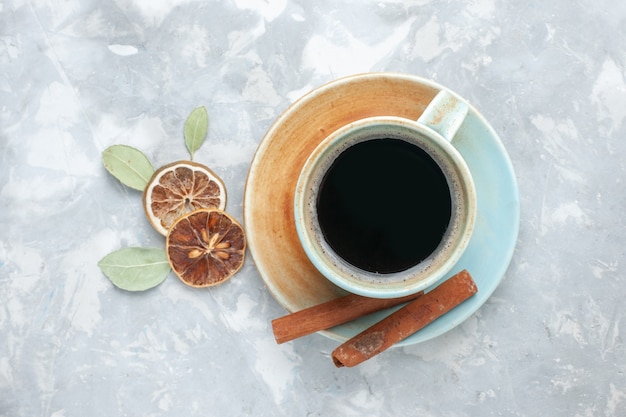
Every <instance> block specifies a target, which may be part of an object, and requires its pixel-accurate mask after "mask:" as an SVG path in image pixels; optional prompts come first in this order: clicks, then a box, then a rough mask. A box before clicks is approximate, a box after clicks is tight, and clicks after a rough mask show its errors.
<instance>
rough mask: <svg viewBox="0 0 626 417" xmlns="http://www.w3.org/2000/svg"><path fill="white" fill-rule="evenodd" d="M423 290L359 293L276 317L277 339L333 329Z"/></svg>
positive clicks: (273, 322) (412, 296)
mask: <svg viewBox="0 0 626 417" xmlns="http://www.w3.org/2000/svg"><path fill="white" fill-rule="evenodd" d="M422 294H423V292H420V293H417V294H413V295H409V296H406V297H401V298H369V297H362V296H360V295H356V294H348V295H345V296H343V297H339V298H336V299H334V300H331V301H328V302H326V303H322V304H319V305H316V306H313V307H309V308H306V309H304V310H300V311H297V312H295V313H291V314H288V315H286V316H283V317H280V318H277V319H274V320H272V330H273V331H274V337H275V338H276V342H278V343H279V344H280V343H285V342H288V341H290V340H293V339H296V338H298V337H302V336H306V335H308V334H311V333H315V332H317V331H320V330H326V329H330V328H331V327H334V326H338V325H340V324H343V323H347V322H349V321H352V320H355V319H357V318H359V317H362V316H365V315H367V314H370V313H374V312H376V311H379V310H384V309H386V308H389V307H393V306H396V305H399V304H402V303H406V302H408V301H411V300H414V299H415V298H417V297H419V296H420V295H422Z"/></svg>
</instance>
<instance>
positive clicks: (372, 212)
mask: <svg viewBox="0 0 626 417" xmlns="http://www.w3.org/2000/svg"><path fill="white" fill-rule="evenodd" d="M467 112H468V106H467V104H466V103H465V102H464V101H463V100H461V99H459V98H458V97H456V96H455V95H454V94H452V93H450V92H448V91H447V90H441V91H440V92H439V93H438V94H437V96H436V97H435V98H434V99H433V100H432V102H431V103H430V104H429V105H428V107H427V108H426V109H425V110H424V112H423V114H422V115H421V116H420V118H419V119H418V120H417V121H413V120H408V119H404V118H399V117H392V116H389V117H387V116H382V117H370V118H365V119H361V120H357V121H355V122H352V123H349V124H347V125H345V126H343V127H341V128H339V129H338V130H336V131H335V132H333V133H331V134H330V135H329V136H328V137H326V138H325V139H324V140H323V141H322V142H321V143H320V144H319V145H318V146H317V148H315V150H314V151H313V152H312V153H311V155H310V156H309V158H308V159H307V161H306V162H305V164H304V166H303V168H302V171H301V173H300V177H299V178H298V182H297V186H296V190H295V199H294V214H295V224H296V230H297V233H298V237H299V239H300V243H301V244H302V247H303V249H304V251H305V252H306V254H307V256H308V258H309V259H310V260H311V262H312V263H313V265H315V267H316V268H317V269H318V270H319V271H320V272H321V273H322V274H323V275H324V276H325V277H326V278H327V279H329V280H330V281H331V282H333V283H335V284H336V285H338V286H339V287H341V288H343V289H345V290H346V291H349V292H351V293H355V294H359V295H363V296H367V297H375V298H392V297H401V296H405V295H409V294H413V293H416V292H419V291H421V290H424V289H425V288H426V287H428V286H430V285H432V284H434V283H436V282H437V281H439V280H440V279H441V278H443V277H444V276H445V274H446V273H448V272H449V271H450V270H451V269H452V268H453V266H454V265H455V263H456V262H457V261H458V259H459V258H460V257H461V255H462V254H463V252H464V250H465V248H466V247H467V245H468V243H469V241H470V238H471V234H472V230H473V228H474V223H475V218H476V209H477V203H476V191H475V188H474V183H473V180H472V175H471V172H470V170H469V168H468V166H467V164H466V163H465V161H464V160H463V157H462V156H461V154H460V153H459V152H458V151H457V150H456V149H455V148H454V146H453V145H452V144H451V141H452V139H453V137H454V135H455V134H456V132H457V131H458V129H459V128H460V126H461V125H462V123H463V120H464V119H465V116H466V114H467Z"/></svg>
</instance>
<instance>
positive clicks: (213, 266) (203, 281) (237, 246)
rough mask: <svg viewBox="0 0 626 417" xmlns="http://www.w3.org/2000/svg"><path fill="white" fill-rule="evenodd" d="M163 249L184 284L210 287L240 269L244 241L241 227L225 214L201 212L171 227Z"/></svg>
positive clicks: (216, 211)
mask: <svg viewBox="0 0 626 417" xmlns="http://www.w3.org/2000/svg"><path fill="white" fill-rule="evenodd" d="M166 248H167V259H168V260H169V263H170V266H171V267H172V270H173V271H174V273H175V274H176V275H177V276H178V277H179V278H180V279H181V280H182V281H183V282H184V283H185V284H187V285H189V286H192V287H209V286H211V285H216V284H219V283H221V282H224V281H226V280H227V279H228V278H230V277H231V276H233V275H234V274H235V273H236V272H237V271H239V269H241V267H242V266H243V262H244V259H245V252H246V237H245V233H244V230H243V227H242V226H241V225H240V224H239V223H238V222H237V221H236V220H235V219H233V218H232V217H231V216H229V215H228V214H227V213H225V212H223V211H221V210H211V209H208V210H207V209H202V210H197V211H194V212H192V213H190V214H187V215H185V216H183V217H181V218H180V219H178V220H177V221H176V222H175V223H174V224H173V225H172V227H171V228H170V231H169V233H168V234H167V241H166Z"/></svg>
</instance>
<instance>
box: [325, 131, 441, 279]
mask: <svg viewBox="0 0 626 417" xmlns="http://www.w3.org/2000/svg"><path fill="white" fill-rule="evenodd" d="M316 210H317V216H318V221H319V225H320V228H321V231H322V234H323V236H324V239H325V240H326V241H327V242H328V244H329V245H330V247H332V248H333V250H334V251H335V252H336V253H337V255H339V256H340V257H341V258H343V259H344V260H345V261H347V262H348V263H350V264H352V265H354V266H356V267H358V268H361V269H363V270H366V271H370V272H376V273H380V274H388V273H394V272H400V271H404V270H406V269H408V268H410V267H412V266H414V265H417V264H418V263H420V262H421V261H423V260H424V259H426V258H427V257H428V256H429V255H430V254H431V253H433V252H434V250H435V249H436V248H437V246H438V245H439V243H440V242H441V240H442V238H443V235H444V233H445V232H446V229H447V227H448V225H449V223H450V219H451V213H452V199H451V195H450V188H449V187H448V182H447V180H446V177H445V175H444V173H443V171H442V170H441V168H440V167H439V165H438V164H437V162H435V160H434V159H433V158H432V157H431V156H430V155H429V154H428V153H427V152H426V151H424V150H423V149H421V148H419V147H418V146H416V145H413V144H411V143H408V142H406V141H404V140H401V139H391V138H381V139H371V140H367V141H364V142H359V143H357V144H355V145H352V146H350V147H349V148H347V149H346V150H345V151H343V152H342V153H341V154H340V155H339V156H338V157H337V159H336V160H335V161H334V162H333V163H332V165H331V166H330V168H329V169H328V171H327V173H326V174H325V177H324V178H323V180H322V183H321V186H320V190H319V194H318V198H317V207H316Z"/></svg>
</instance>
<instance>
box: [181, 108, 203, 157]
mask: <svg viewBox="0 0 626 417" xmlns="http://www.w3.org/2000/svg"><path fill="white" fill-rule="evenodd" d="M208 129H209V114H208V112H207V110H206V107H204V106H201V107H197V108H195V109H194V110H193V111H192V112H191V114H189V117H187V120H186V121H185V129H184V134H185V144H186V145H187V149H188V150H189V154H190V155H191V159H193V155H194V154H195V153H196V151H197V150H198V149H200V146H202V144H203V143H204V139H205V138H206V134H207V131H208Z"/></svg>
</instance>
